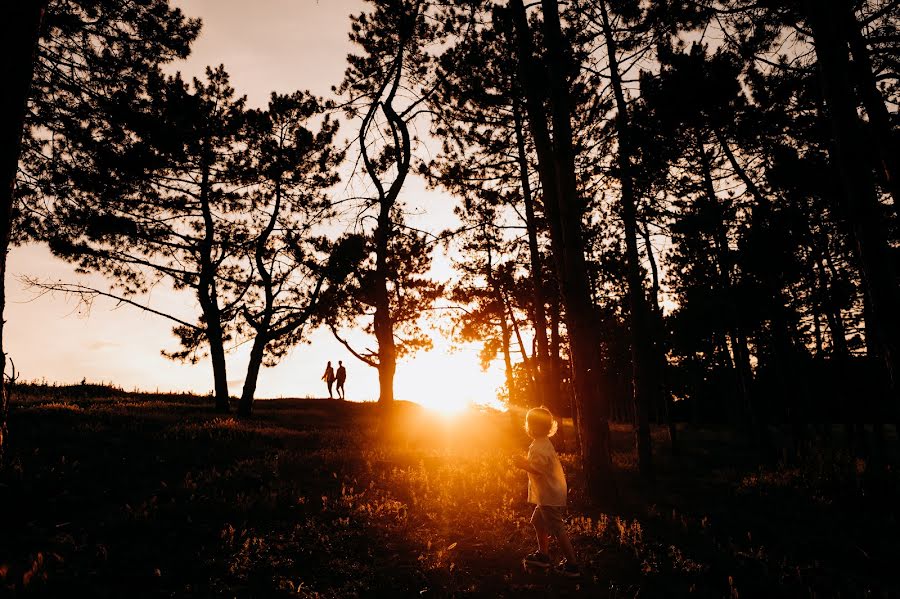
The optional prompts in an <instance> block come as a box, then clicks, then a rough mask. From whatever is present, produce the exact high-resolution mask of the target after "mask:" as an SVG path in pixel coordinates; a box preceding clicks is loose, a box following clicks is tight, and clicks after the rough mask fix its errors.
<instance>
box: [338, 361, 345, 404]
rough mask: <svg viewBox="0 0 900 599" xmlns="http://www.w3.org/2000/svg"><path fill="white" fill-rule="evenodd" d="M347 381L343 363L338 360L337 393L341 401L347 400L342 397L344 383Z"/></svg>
mask: <svg viewBox="0 0 900 599" xmlns="http://www.w3.org/2000/svg"><path fill="white" fill-rule="evenodd" d="M346 380H347V369H346V368H344V363H343V362H341V361H340V360H338V369H337V392H338V396H339V397H340V398H341V399H347V398H346V397H345V396H344V381H346Z"/></svg>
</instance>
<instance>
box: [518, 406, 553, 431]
mask: <svg viewBox="0 0 900 599" xmlns="http://www.w3.org/2000/svg"><path fill="white" fill-rule="evenodd" d="M557 426H558V424H557V422H556V419H555V418H553V414H551V413H550V410H548V409H547V408H545V407H544V406H541V407H539V408H531V409H530V410H528V412H527V413H526V414H525V432H526V433H528V436H529V437H531V438H532V439H537V438H538V437H552V436H553V435H555V434H556V429H557Z"/></svg>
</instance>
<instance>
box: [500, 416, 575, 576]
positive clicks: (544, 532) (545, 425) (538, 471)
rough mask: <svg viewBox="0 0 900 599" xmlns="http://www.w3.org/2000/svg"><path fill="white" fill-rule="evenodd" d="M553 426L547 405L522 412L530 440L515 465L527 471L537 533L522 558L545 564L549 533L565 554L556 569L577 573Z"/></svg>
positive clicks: (554, 421)
mask: <svg viewBox="0 0 900 599" xmlns="http://www.w3.org/2000/svg"><path fill="white" fill-rule="evenodd" d="M556 427H557V423H556V420H554V419H553V415H552V414H551V413H550V410H548V409H547V408H544V407H540V408H533V409H531V410H528V413H527V414H525V432H527V433H528V436H529V437H531V438H532V442H531V446H530V447H529V448H528V457H527V458H523V457H522V456H518V458H517V459H516V466H517V467H519V468H521V469H522V470H525V471H526V472H527V473H528V503H533V504H534V513H533V514H532V515H531V524H532V526H534V532H535V535H536V536H537V542H538V550H537V551H535V552H534V553H531V554H529V555H527V556H525V560H524V561H525V564H526V565H529V566H533V567H537V568H549V567H550V555H549V550H550V537H553V538H555V539H556V541H557V543H559V547H560V549H562V552H563V555H565V559H564V560H563V561H561V562H560V563H559V565H558V566H557V571H558V572H559V573H560V574H563V575H565V576H571V577H577V576H579V575H580V574H581V572H580V570H579V569H578V563H577V560H576V559H575V550H574V549H572V543H571V542H570V541H569V537H568V535H566V523H565V521H564V520H563V512H564V511H565V508H566V495H567V493H568V487H567V486H566V475H565V473H564V472H563V468H562V464H560V463H559V457H558V456H557V455H556V450H555V449H554V448H553V443H551V442H550V437H552V436H553V435H554V434H556Z"/></svg>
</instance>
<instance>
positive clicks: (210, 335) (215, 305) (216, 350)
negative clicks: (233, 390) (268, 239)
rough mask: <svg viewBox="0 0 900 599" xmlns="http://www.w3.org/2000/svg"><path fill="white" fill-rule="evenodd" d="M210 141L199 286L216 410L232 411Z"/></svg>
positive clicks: (203, 190) (203, 167)
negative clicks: (218, 272)
mask: <svg viewBox="0 0 900 599" xmlns="http://www.w3.org/2000/svg"><path fill="white" fill-rule="evenodd" d="M208 144H209V140H207V141H206V145H207V147H206V148H205V149H204V150H203V164H202V165H201V175H200V177H201V181H200V210H201V212H202V214H203V227H204V231H203V234H204V236H203V239H202V240H201V243H200V248H199V249H200V276H199V281H198V286H197V293H198V299H199V302H200V308H201V310H202V311H203V319H204V321H205V322H206V339H207V342H208V343H209V358H210V361H211V362H212V368H213V385H214V390H215V391H214V392H215V400H216V410H217V411H219V412H228V410H229V407H228V401H229V393H228V374H227V371H226V365H225V345H224V331H223V329H222V313H221V310H220V308H219V296H218V292H217V286H216V268H215V266H214V261H213V246H214V244H215V237H216V230H215V222H214V221H213V216H212V207H211V206H210V198H209V195H210V186H211V183H210V180H209V175H210V172H209V171H210V160H209V156H208V152H209V149H208Z"/></svg>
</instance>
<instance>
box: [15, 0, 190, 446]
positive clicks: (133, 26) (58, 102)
mask: <svg viewBox="0 0 900 599" xmlns="http://www.w3.org/2000/svg"><path fill="white" fill-rule="evenodd" d="M199 28H200V23H199V21H196V20H187V19H185V18H184V16H183V15H182V13H181V12H180V11H179V10H178V9H173V8H171V7H170V5H169V2H168V0H148V1H147V2H140V3H134V2H126V1H124V0H113V1H102V2H101V1H99V0H49V1H48V0H23V1H22V2H13V3H11V4H10V5H9V6H8V7H5V10H4V16H3V19H2V30H0V39H2V42H0V43H2V53H3V56H4V61H3V67H2V71H0V80H2V81H3V82H4V90H5V93H4V103H3V110H2V116H0V163H2V178H3V181H2V184H0V355H2V358H0V369H2V370H3V371H5V367H6V354H5V353H4V352H3V351H2V348H3V324H2V323H3V322H4V318H3V307H4V305H5V287H4V286H3V285H4V279H5V275H6V254H7V251H8V247H9V243H10V239H11V238H14V237H16V233H15V232H14V231H12V230H11V222H12V219H13V217H14V213H15V212H17V210H16V207H15V203H14V196H16V197H18V198H23V197H27V196H29V195H32V194H34V193H40V191H39V189H40V188H42V187H45V186H46V185H47V184H48V179H47V178H46V177H43V176H42V175H41V172H42V171H43V170H44V169H43V163H45V162H47V161H51V160H54V159H55V158H56V157H57V156H58V155H59V151H58V149H57V148H56V146H55V144H56V143H60V142H62V140H65V139H66V138H67V136H68V135H69V134H70V133H76V134H77V133H78V131H79V130H80V129H81V128H83V126H84V122H85V120H90V121H92V122H95V123H96V122H100V121H103V120H109V119H112V118H115V116H114V110H113V109H114V107H115V105H116V103H117V102H118V101H119V100H120V99H121V97H123V96H125V97H127V95H132V94H139V93H140V90H142V89H144V88H145V86H146V76H147V73H149V72H152V71H153V70H154V69H155V68H156V66H157V65H159V64H161V63H165V62H169V61H171V60H174V59H177V58H183V57H185V56H186V55H187V53H188V51H189V46H190V43H191V42H192V41H193V40H194V38H195V37H196V36H197V33H198V31H199ZM135 32H138V34H137V35H136V34H135ZM50 139H52V140H53V144H51V143H50ZM17 172H18V177H17ZM7 410H8V398H7V397H6V395H5V391H3V392H0V449H2V446H3V437H4V433H5V430H6V428H5V427H6V413H7Z"/></svg>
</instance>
